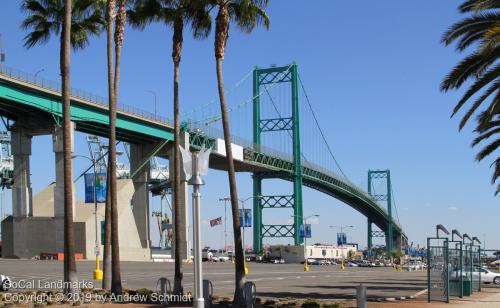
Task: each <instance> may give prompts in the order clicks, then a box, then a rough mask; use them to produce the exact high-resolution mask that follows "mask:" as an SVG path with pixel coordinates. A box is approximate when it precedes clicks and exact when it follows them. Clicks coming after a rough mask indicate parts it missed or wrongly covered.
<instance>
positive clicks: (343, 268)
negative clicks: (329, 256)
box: [340, 262, 345, 270]
mask: <svg viewBox="0 0 500 308" xmlns="http://www.w3.org/2000/svg"><path fill="white" fill-rule="evenodd" d="M340 269H341V270H345V265H344V262H342V263H341V264H340Z"/></svg>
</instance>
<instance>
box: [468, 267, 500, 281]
mask: <svg viewBox="0 0 500 308" xmlns="http://www.w3.org/2000/svg"><path fill="white" fill-rule="evenodd" d="M480 271H481V282H484V283H494V284H497V285H498V284H500V273H498V272H493V271H490V270H489V269H485V268H482V269H480ZM472 279H474V280H475V279H479V272H478V271H476V270H474V271H473V272H472Z"/></svg>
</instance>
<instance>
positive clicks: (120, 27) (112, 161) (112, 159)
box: [108, 0, 127, 295]
mask: <svg viewBox="0 0 500 308" xmlns="http://www.w3.org/2000/svg"><path fill="white" fill-rule="evenodd" d="M126 18H127V11H126V9H125V0H118V14H117V15H116V26H115V80H114V89H113V90H114V95H113V104H112V105H110V108H109V123H110V126H109V127H110V133H109V134H110V139H109V143H110V144H109V162H108V163H109V165H110V169H109V170H110V173H111V178H110V184H111V187H110V188H111V249H112V252H111V253H112V257H111V262H112V269H111V272H112V273H111V274H112V275H111V292H112V293H113V294H117V295H121V294H122V293H123V289H122V279H121V270H120V244H119V236H118V203H117V198H118V196H117V186H116V106H117V102H118V83H119V81H120V65H121V50H122V46H123V38H124V34H125V19H126Z"/></svg>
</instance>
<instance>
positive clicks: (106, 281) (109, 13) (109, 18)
mask: <svg viewBox="0 0 500 308" xmlns="http://www.w3.org/2000/svg"><path fill="white" fill-rule="evenodd" d="M115 10H116V2H115V0H106V56H107V64H108V105H109V107H110V108H109V125H110V131H109V136H110V137H109V140H108V166H107V170H106V172H107V180H106V208H105V214H104V258H103V281H102V288H103V289H105V290H109V289H111V271H112V266H111V264H112V261H111V259H112V256H111V220H112V207H113V206H112V198H111V195H112V194H113V192H112V189H111V177H112V174H113V173H112V171H111V166H112V164H111V163H110V160H111V155H110V147H111V145H112V143H111V135H112V133H111V130H112V128H111V125H112V123H111V122H112V120H111V119H112V114H111V107H112V106H113V105H114V103H113V102H114V101H115V99H114V95H115V86H114V69H113V21H114V18H115ZM115 168H116V167H115ZM115 174H116V170H115Z"/></svg>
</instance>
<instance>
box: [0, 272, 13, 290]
mask: <svg viewBox="0 0 500 308" xmlns="http://www.w3.org/2000/svg"><path fill="white" fill-rule="evenodd" d="M11 284H12V283H11V280H10V278H9V277H8V276H5V275H0V291H9V289H10V286H11Z"/></svg>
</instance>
